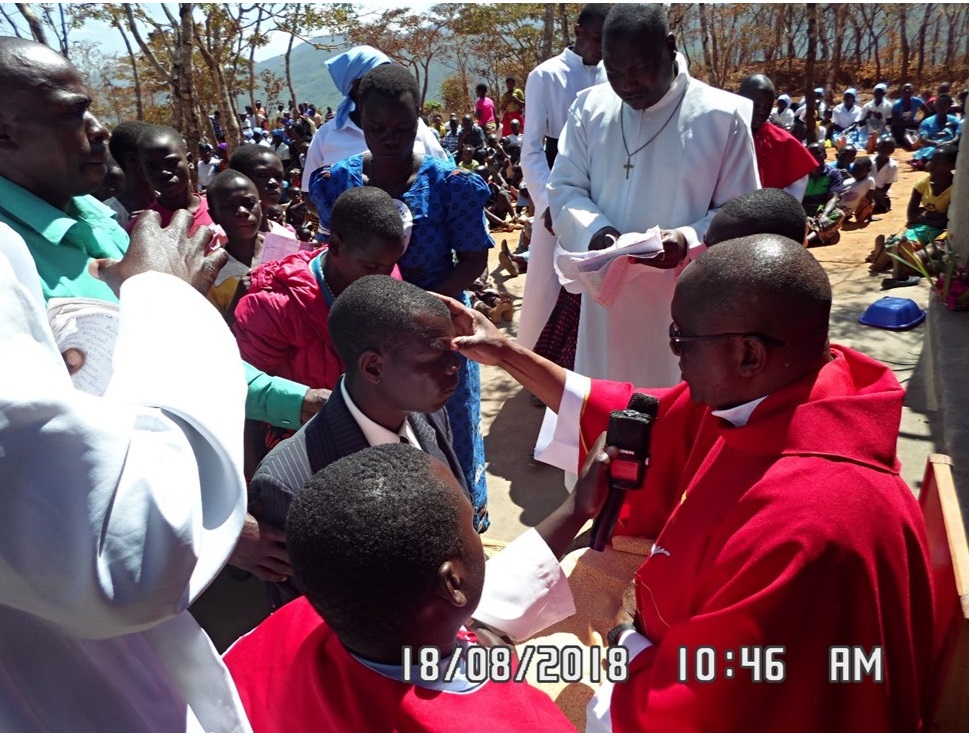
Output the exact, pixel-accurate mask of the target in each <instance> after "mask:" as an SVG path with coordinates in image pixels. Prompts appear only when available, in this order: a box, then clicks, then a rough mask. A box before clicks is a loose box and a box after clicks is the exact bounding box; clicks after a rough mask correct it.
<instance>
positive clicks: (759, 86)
mask: <svg viewBox="0 0 969 733" xmlns="http://www.w3.org/2000/svg"><path fill="white" fill-rule="evenodd" d="M738 94H740V96H741V97H746V98H747V99H749V100H750V101H751V102H753V103H754V110H753V113H752V114H751V118H750V129H751V130H753V131H754V132H757V131H758V130H759V129H760V128H761V126H762V125H763V124H764V123H765V122H767V119H768V118H769V117H770V113H771V110H772V109H773V107H774V99H775V98H776V96H777V92H775V91H774V82H772V81H771V80H770V79H768V78H767V77H766V76H764V75H763V74H751V75H750V76H748V77H747V78H746V79H744V80H743V81H742V82H740V90H739V91H738Z"/></svg>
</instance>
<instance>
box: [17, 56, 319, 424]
mask: <svg viewBox="0 0 969 733" xmlns="http://www.w3.org/2000/svg"><path fill="white" fill-rule="evenodd" d="M0 88H3V89H4V90H5V94H6V103H5V104H4V105H3V106H2V108H0V221H3V222H6V223H7V224H9V225H10V227H11V228H13V229H14V230H15V231H16V232H17V233H18V234H20V235H21V236H22V237H23V238H24V241H25V242H26V243H27V247H28V248H29V249H30V252H31V254H32V255H33V258H34V261H35V263H36V264H37V270H38V272H39V273H40V277H41V284H42V288H43V292H44V297H45V298H48V299H49V298H52V297H83V298H97V299H99V300H107V301H111V302H117V298H116V296H115V295H114V293H113V292H112V290H111V288H109V287H108V286H107V284H105V283H104V282H102V281H101V280H99V279H98V278H97V277H95V276H94V275H93V274H92V273H91V270H90V267H91V263H92V261H93V260H99V259H119V258H120V257H122V256H123V255H124V252H125V250H126V249H127V247H128V235H127V234H126V233H125V231H124V230H123V229H122V228H121V227H120V226H119V225H118V223H117V222H116V221H115V219H114V212H113V211H111V209H109V208H108V207H107V206H105V205H104V204H102V203H101V202H100V201H98V200H97V199H95V198H94V197H93V196H91V195H90V193H91V192H92V191H94V190H95V189H96V188H97V186H98V184H99V183H100V182H101V179H102V178H103V177H104V174H105V163H106V161H107V157H108V150H107V142H108V137H109V134H108V130H107V128H105V127H104V126H103V125H102V124H101V123H100V122H99V121H98V119H97V118H96V117H95V116H94V115H93V114H91V112H90V110H89V107H90V105H91V98H90V97H89V96H88V94H87V91H86V89H85V87H84V83H83V81H82V80H81V77H80V75H79V74H78V73H77V70H76V69H75V68H74V67H73V66H71V64H70V63H69V62H68V61H67V60H66V59H64V58H63V57H62V56H60V55H59V54H57V53H56V52H54V51H52V50H51V49H50V48H48V47H46V46H43V45H40V44H35V43H32V42H28V41H22V40H20V39H16V38H3V39H0ZM246 379H247V381H248V383H249V392H248V397H247V399H246V416H247V417H249V418H251V419H255V420H262V421H265V422H268V423H271V424H273V425H278V426H280V427H290V428H296V427H298V426H299V425H300V424H301V423H302V422H304V421H305V420H307V419H309V417H311V416H312V415H314V414H315V413H316V411H317V410H318V409H319V408H320V406H321V405H322V404H323V402H325V399H326V396H327V394H328V393H327V392H326V391H325V390H308V389H307V388H306V386H305V385H301V384H297V383H295V382H291V381H289V380H286V379H280V378H276V377H270V376H268V375H266V374H264V373H263V372H260V371H259V370H257V369H254V368H252V367H250V366H248V365H246Z"/></svg>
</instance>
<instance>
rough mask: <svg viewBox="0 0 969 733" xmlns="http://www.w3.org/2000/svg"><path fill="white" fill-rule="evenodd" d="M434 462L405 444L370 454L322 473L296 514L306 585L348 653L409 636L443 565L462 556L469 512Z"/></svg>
mask: <svg viewBox="0 0 969 733" xmlns="http://www.w3.org/2000/svg"><path fill="white" fill-rule="evenodd" d="M433 461H434V459H432V458H431V457H430V456H429V455H428V454H427V453H424V451H422V450H420V449H418V448H415V447H412V446H409V445H401V444H399V443H398V444H391V445H381V446H377V447H373V448H367V449H365V450H362V451H359V452H357V453H353V454H351V455H349V456H346V457H345V458H341V459H340V460H338V461H335V462H333V463H331V464H330V465H328V466H327V467H326V468H324V469H322V470H321V471H319V472H318V473H317V474H316V475H315V476H313V478H311V479H310V480H309V482H308V483H307V484H306V485H305V486H304V487H303V490H302V491H300V492H299V493H298V494H297V495H296V497H295V498H294V499H293V503H292V504H291V505H290V508H289V515H288V518H287V520H286V546H287V548H288V550H289V556H290V561H291V562H292V565H293V571H294V572H295V574H296V579H297V582H298V583H299V585H300V587H301V588H302V590H303V592H304V593H305V594H306V597H307V599H308V600H309V602H310V603H311V604H312V605H313V607H314V608H315V609H316V610H317V612H318V613H319V614H320V615H321V616H322V617H323V618H324V619H325V620H326V622H327V623H328V624H329V625H330V627H331V628H333V630H334V631H335V632H336V634H337V635H338V636H339V637H340V639H341V640H343V641H344V643H348V644H350V645H351V646H353V644H354V640H357V639H362V640H366V639H368V638H371V637H372V635H373V633H374V629H381V630H384V631H391V632H392V633H393V632H394V631H399V630H401V629H405V628H406V627H407V626H408V625H409V624H411V623H413V617H414V614H415V613H416V611H417V610H418V609H419V608H420V606H421V605H423V603H424V602H425V601H426V600H427V598H428V597H429V596H430V595H431V594H433V593H434V587H435V583H436V577H437V570H438V568H439V567H440V566H441V564H442V563H444V562H446V561H448V560H451V559H453V558H456V557H460V556H461V553H462V547H461V530H460V522H461V515H460V509H461V506H460V504H459V502H458V501H457V500H456V498H455V495H456V494H455V491H454V488H453V487H452V486H449V485H448V484H447V483H446V482H445V481H444V480H442V478H440V477H439V475H437V474H435V473H434V472H433V470H432V466H433ZM442 475H443V474H442Z"/></svg>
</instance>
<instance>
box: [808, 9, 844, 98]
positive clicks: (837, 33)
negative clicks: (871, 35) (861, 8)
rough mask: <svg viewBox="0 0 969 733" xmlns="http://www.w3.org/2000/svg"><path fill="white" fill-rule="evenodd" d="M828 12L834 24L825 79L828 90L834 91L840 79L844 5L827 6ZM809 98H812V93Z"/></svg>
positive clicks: (832, 25) (831, 27)
mask: <svg viewBox="0 0 969 733" xmlns="http://www.w3.org/2000/svg"><path fill="white" fill-rule="evenodd" d="M828 12H829V13H833V15H834V22H833V23H832V24H831V26H830V29H831V38H832V43H833V48H832V55H831V65H830V67H829V69H828V75H827V77H826V81H827V84H826V85H825V86H827V88H828V89H834V88H835V87H837V86H838V80H839V79H840V78H841V62H842V58H843V56H842V53H843V47H842V39H843V35H842V27H843V26H844V22H845V11H844V5H841V4H840V3H832V4H830V5H828ZM811 96H814V93H813V91H812V93H811Z"/></svg>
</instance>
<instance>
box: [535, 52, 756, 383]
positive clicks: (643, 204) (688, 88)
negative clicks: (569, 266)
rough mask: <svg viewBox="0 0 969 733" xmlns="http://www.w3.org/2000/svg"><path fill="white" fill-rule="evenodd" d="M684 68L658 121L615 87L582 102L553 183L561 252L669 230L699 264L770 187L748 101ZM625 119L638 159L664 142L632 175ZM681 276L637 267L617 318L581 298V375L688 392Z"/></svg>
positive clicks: (657, 112)
mask: <svg viewBox="0 0 969 733" xmlns="http://www.w3.org/2000/svg"><path fill="white" fill-rule="evenodd" d="M676 62H677V65H678V71H677V74H676V77H675V79H674V80H673V84H672V86H671V87H670V89H669V91H668V92H667V93H666V95H665V96H664V97H663V98H662V99H661V100H660V101H659V102H657V103H656V104H655V105H654V106H652V107H650V108H649V109H646V110H643V111H636V110H634V109H632V108H631V107H629V106H627V105H626V104H623V103H622V101H621V100H620V98H619V97H618V96H616V94H615V92H613V90H612V88H611V87H610V86H609V85H608V84H600V85H599V86H596V87H593V88H592V89H588V90H586V91H584V92H582V93H581V94H579V96H578V98H577V99H576V100H575V103H574V104H573V105H572V108H571V109H570V110H569V119H568V122H567V123H566V126H565V129H564V131H563V133H562V137H561V138H560V139H559V156H558V158H557V159H556V161H555V167H554V169H553V170H552V174H551V176H550V178H549V183H548V195H549V202H550V205H551V207H552V210H553V211H554V212H555V231H556V234H557V235H558V240H559V244H558V246H560V247H562V248H564V249H565V250H568V251H573V252H584V251H586V250H587V249H588V245H589V240H590V239H591V238H592V236H593V235H594V234H595V233H596V232H598V231H599V230H600V229H602V228H603V227H606V226H613V227H615V228H616V229H618V230H619V231H620V232H622V233H625V232H645V231H647V230H649V229H650V228H651V227H654V226H659V227H660V228H662V229H677V230H679V231H680V232H682V233H683V235H684V236H685V237H686V240H687V243H688V245H689V247H690V254H691V256H697V255H699V254H700V253H701V252H702V250H703V249H704V245H703V244H702V237H703V235H704V233H705V232H706V229H707V227H708V226H709V223H710V220H711V219H712V218H713V216H714V214H715V213H716V211H717V209H719V208H720V207H721V206H723V205H724V204H725V203H727V202H728V201H730V200H731V199H733V198H735V197H737V196H740V195H741V194H744V193H747V192H748V191H752V190H754V189H757V188H759V187H760V181H759V178H758V174H757V160H756V156H755V153H754V143H753V139H752V138H751V134H750V113H751V103H750V101H749V100H747V99H744V98H742V97H739V96H737V95H735V94H731V93H729V92H725V91H722V90H719V89H714V88H712V87H709V86H707V85H706V84H704V83H702V82H699V81H697V80H695V79H691V78H690V76H689V74H688V72H687V65H686V60H685V59H684V58H683V56H682V55H680V54H677V55H676ZM677 107H678V109H677ZM620 114H622V115H623V126H624V128H625V132H626V142H627V144H628V146H629V152H630V153H632V152H633V151H636V150H637V149H639V148H640V146H642V145H643V144H644V143H646V142H647V141H649V140H650V138H652V137H653V136H654V135H657V136H656V137H655V139H653V140H652V141H651V142H649V144H648V145H646V147H645V148H643V149H642V150H640V151H639V152H637V153H635V154H634V155H632V156H631V159H630V160H629V162H630V163H631V164H632V165H633V166H634V167H633V168H632V169H630V170H629V171H627V170H626V169H625V168H624V167H623V166H624V165H625V164H626V162H627V157H629V156H627V153H626V150H625V148H624V146H623V138H622V135H621V132H620ZM667 121H669V122H668V124H667ZM664 124H665V127H664ZM657 133H658V134H657ZM627 172H628V174H629V177H628V179H627V177H626V175H627ZM681 269H682V267H681V268H678V269H677V270H657V269H655V268H652V267H648V266H646V265H641V266H638V269H633V270H632V274H631V276H630V277H628V278H627V280H626V281H625V282H624V283H623V286H622V289H621V291H620V293H619V295H618V297H617V298H616V300H615V302H614V303H613V305H612V307H611V308H608V309H607V308H604V307H602V306H600V305H597V304H595V303H593V302H591V301H592V299H591V298H583V302H582V316H581V319H580V322H579V338H578V344H577V347H576V357H575V371H577V372H579V373H580V374H585V375H587V376H590V377H597V378H604V379H613V380H623V381H630V382H633V383H635V384H640V385H649V386H651V387H663V386H670V385H673V384H675V383H676V382H678V381H679V379H680V372H679V367H678V366H677V359H676V358H675V357H674V356H673V354H672V353H671V351H670V348H669V339H668V335H667V329H668V327H669V324H670V301H671V300H672V297H673V286H674V285H675V283H676V277H677V275H678V274H679V272H680V270H681Z"/></svg>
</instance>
